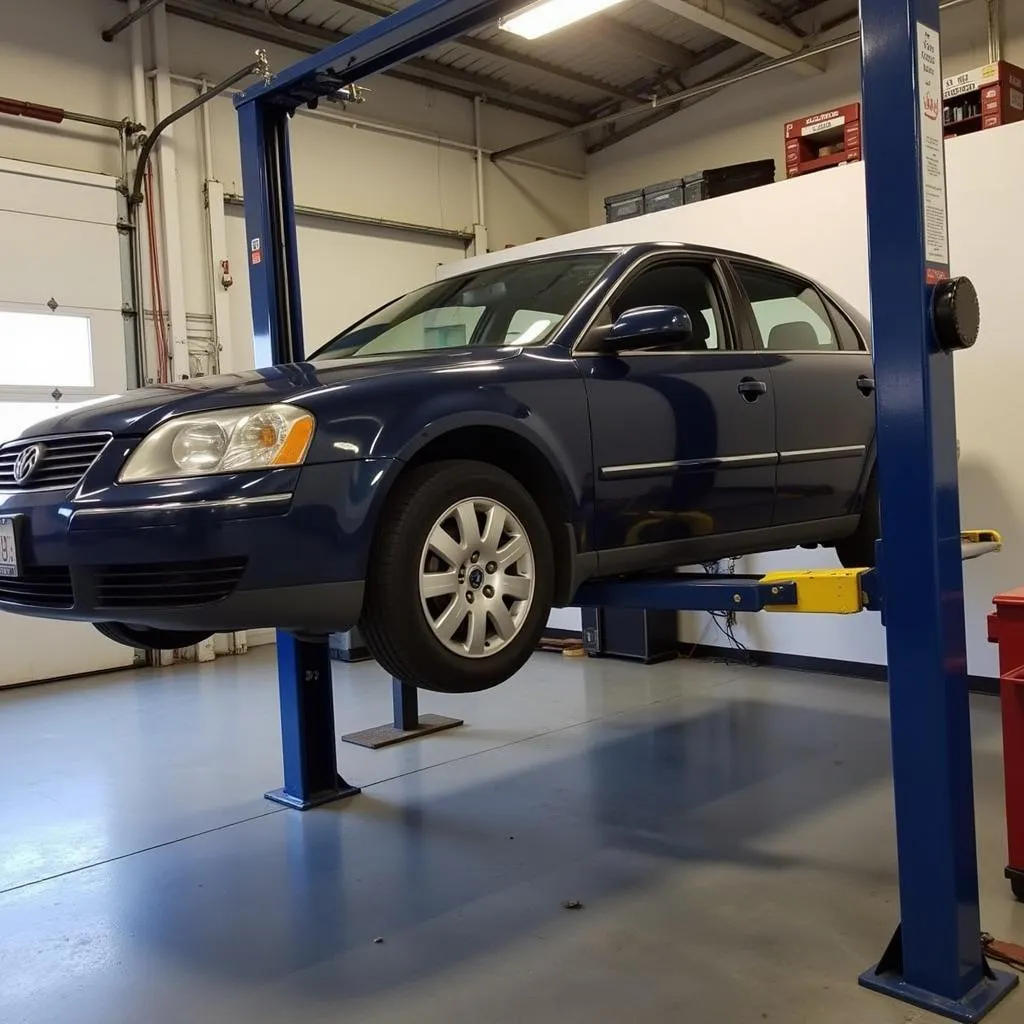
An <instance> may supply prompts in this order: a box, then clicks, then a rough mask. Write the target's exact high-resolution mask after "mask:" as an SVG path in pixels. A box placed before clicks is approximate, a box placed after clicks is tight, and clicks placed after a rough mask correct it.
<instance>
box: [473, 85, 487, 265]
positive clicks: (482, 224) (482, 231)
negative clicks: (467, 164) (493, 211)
mask: <svg viewBox="0 0 1024 1024" xmlns="http://www.w3.org/2000/svg"><path fill="white" fill-rule="evenodd" d="M483 103H484V98H483V96H474V97H473V141H474V142H475V143H476V148H475V151H474V160H475V164H474V167H475V171H476V223H475V224H474V225H473V254H474V255H475V256H482V255H483V254H484V253H485V252H487V212H486V207H485V205H484V172H485V167H484V143H483V135H482V133H481V127H480V121H481V118H480V108H481V107H482V106H483Z"/></svg>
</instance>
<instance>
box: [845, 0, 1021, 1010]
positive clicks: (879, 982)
mask: <svg viewBox="0 0 1024 1024" xmlns="http://www.w3.org/2000/svg"><path fill="white" fill-rule="evenodd" d="M860 14H861V33H862V50H863V53H862V57H863V88H862V94H863V103H864V142H865V179H866V189H867V211H868V243H869V244H868V249H869V267H868V270H869V279H870V286H871V313H872V325H871V326H872V333H873V345H872V352H873V356H874V363H875V380H876V382H877V390H876V406H877V423H878V438H877V443H878V473H879V477H878V482H879V493H880V494H881V512H882V538H883V543H882V545H881V553H880V567H881V578H882V600H883V604H884V608H885V626H886V644H887V650H888V666H889V702H890V718H891V729H892V765H893V788H894V792H895V804H896V839H897V848H898V861H899V895H900V917H901V921H900V925H899V928H898V929H897V930H896V933H895V935H894V936H893V939H892V941H891V942H890V944H889V947H888V949H887V950H886V952H885V954H884V955H883V957H882V959H881V960H880V961H879V963H878V964H877V965H876V966H875V967H873V968H871V969H870V970H869V971H867V972H866V973H864V974H863V975H861V978H860V981H861V984H862V985H864V986H865V987H867V988H870V989H874V990H876V991H879V992H883V993H885V994H887V995H890V996H894V997H895V998H897V999H901V1000H903V1001H905V1002H909V1003H912V1004H914V1005H916V1006H920V1007H922V1008H924V1009H927V1010H930V1011H932V1012H934V1013H939V1014H942V1015H944V1016H946V1017H950V1018H952V1019H954V1020H960V1021H975V1020H979V1019H980V1018H981V1017H983V1016H984V1015H985V1014H986V1013H987V1012H988V1011H989V1010H991V1009H992V1008H993V1007H994V1006H995V1005H996V1004H997V1003H998V1002H999V1001H1000V1000H1001V999H1002V998H1003V997H1004V996H1005V995H1006V994H1007V993H1008V992H1009V991H1010V990H1011V989H1012V988H1013V987H1014V985H1016V984H1017V980H1018V979H1017V977H1016V976H1015V975H1010V974H1007V973H996V972H994V971H993V970H992V969H991V968H990V967H989V966H988V963H987V962H986V959H985V955H984V949H983V946H982V940H981V920H980V908H979V895H978V862H977V849H976V843H975V820H974V789H973V768H972V764H971V725H970V705H969V702H968V687H967V680H966V671H967V645H966V638H965V627H964V604H963V601H964V596H963V591H964V586H963V567H962V564H961V550H960V516H959V503H958V493H957V459H956V416H955V412H954V409H955V399H954V378H953V356H952V350H953V348H954V347H962V346H963V345H964V344H967V345H970V344H973V343H974V338H973V337H972V338H966V337H965V336H963V335H962V334H961V332H960V329H959V327H958V330H957V334H958V335H959V336H958V337H955V338H954V337H951V336H950V335H949V332H948V331H947V330H946V329H945V327H944V328H943V330H942V333H941V335H940V330H939V319H938V317H937V316H936V315H935V314H934V313H933V309H934V307H935V300H936V287H937V286H938V287H941V288H942V289H943V291H942V294H943V295H944V296H948V295H949V290H948V288H947V287H946V285H945V284H944V282H946V281H948V280H949V278H950V256H949V241H948V231H947V220H946V184H945V155H944V145H943V138H942V68H941V59H940V46H939V7H938V2H937V0H899V2H898V0H861V3H860ZM965 291H967V292H969V288H968V289H965ZM973 319H974V317H967V318H966V319H965V320H964V321H963V322H964V323H967V322H968V321H969V320H973ZM956 322H957V324H960V323H961V321H960V320H959V319H957V321H956ZM945 326H946V327H948V322H947V323H946V324H945Z"/></svg>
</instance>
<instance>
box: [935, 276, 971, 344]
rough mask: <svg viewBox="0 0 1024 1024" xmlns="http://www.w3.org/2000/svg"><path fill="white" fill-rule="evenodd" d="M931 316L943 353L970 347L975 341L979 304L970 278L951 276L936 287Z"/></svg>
mask: <svg viewBox="0 0 1024 1024" xmlns="http://www.w3.org/2000/svg"><path fill="white" fill-rule="evenodd" d="M932 319H933V321H934V323H935V338H936V340H937V341H938V343H939V348H940V349H941V350H942V351H943V352H956V351H957V350H958V349H964V348H970V347H971V346H972V345H973V344H974V343H975V342H976V341H977V340H978V329H979V327H980V326H981V306H980V304H979V303H978V293H977V291H976V290H975V288H974V285H973V284H972V283H971V280H970V278H968V277H954V278H951V279H950V280H948V281H942V282H941V283H939V284H938V285H936V286H935V293H934V297H933V300H932Z"/></svg>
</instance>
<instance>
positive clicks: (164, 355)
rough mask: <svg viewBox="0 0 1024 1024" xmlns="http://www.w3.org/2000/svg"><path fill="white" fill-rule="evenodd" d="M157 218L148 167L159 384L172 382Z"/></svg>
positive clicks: (149, 231) (157, 377)
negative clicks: (161, 279)
mask: <svg viewBox="0 0 1024 1024" xmlns="http://www.w3.org/2000/svg"><path fill="white" fill-rule="evenodd" d="M155 222H156V218H155V216H154V214H153V166H152V164H150V165H148V166H147V167H146V227H147V229H148V234H149V284H150V288H151V290H152V296H153V331H154V334H155V336H156V357H157V370H156V379H157V383H158V384H166V383H167V382H168V381H169V380H170V352H169V350H168V347H167V324H166V321H165V319H164V298H163V291H162V289H161V287H160V251H159V246H158V245H157V240H156V223H155Z"/></svg>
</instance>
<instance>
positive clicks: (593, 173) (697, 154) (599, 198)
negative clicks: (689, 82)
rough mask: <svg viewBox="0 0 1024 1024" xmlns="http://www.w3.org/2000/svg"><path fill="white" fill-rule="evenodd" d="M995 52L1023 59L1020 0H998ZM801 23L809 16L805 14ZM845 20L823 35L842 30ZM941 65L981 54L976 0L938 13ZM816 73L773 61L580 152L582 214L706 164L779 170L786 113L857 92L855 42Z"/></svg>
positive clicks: (968, 61) (981, 18) (596, 214)
mask: <svg viewBox="0 0 1024 1024" xmlns="http://www.w3.org/2000/svg"><path fill="white" fill-rule="evenodd" d="M1001 7H1002V8H1003V24H1004V30H1005V31H1004V38H1003V57H1004V59H1005V60H1008V61H1011V62H1013V63H1016V64H1021V65H1024V3H1021V2H1020V0H1003V2H1002V4H1001ZM807 24H808V27H810V26H811V25H813V22H810V21H808V22H807ZM855 27H856V23H855V22H851V23H848V24H846V25H845V26H843V27H841V28H839V29H837V30H836V31H834V32H832V33H827V34H826V35H825V36H824V37H823V39H827V38H830V37H834V36H837V35H844V34H846V33H848V32H850V31H852V30H853V29H854V28H855ZM942 57H943V72H944V74H946V75H953V74H957V73H959V72H961V71H967V70H969V69H971V68H975V67H979V66H980V65H982V64H985V63H987V62H988V42H987V30H986V15H985V4H984V2H982V0H975V2H973V3H966V4H963V5H962V6H960V7H953V8H950V9H949V10H948V11H944V12H943V13H942ZM827 61H828V65H827V70H826V71H825V73H824V74H821V75H815V76H801V75H800V74H799V73H798V72H796V71H794V70H793V69H792V68H780V69H778V70H776V71H770V72H767V73H765V74H763V75H760V76H758V77H757V78H753V79H750V80H748V81H746V82H742V83H740V84H739V85H735V86H730V87H729V88H727V89H724V90H723V91H722V92H720V93H718V94H716V95H714V96H711V97H709V98H707V99H703V100H701V101H700V102H699V103H696V104H694V106H693V107H692V108H690V109H688V110H685V111H681V112H679V113H677V114H675V115H674V116H672V117H669V118H666V119H665V120H664V121H660V122H659V123H658V124H656V125H654V126H652V127H650V128H647V129H645V130H643V131H641V132H638V133H637V134H635V135H633V136H631V137H630V138H628V139H626V140H624V141H622V142H619V143H616V144H615V145H613V146H610V147H609V148H608V149H605V150H602V151H601V152H599V153H595V154H594V155H593V156H591V157H589V158H588V160H587V181H588V188H589V193H590V222H591V223H592V224H599V223H601V222H602V221H603V220H604V197H605V196H609V195H615V194H616V193H619V192H626V191H629V190H630V189H634V188H640V187H642V186H644V185H650V184H653V183H654V182H658V181H666V180H668V179H671V178H678V177H682V176H683V175H684V174H689V173H691V172H695V171H700V170H702V169H704V168H708V167H723V166H727V165H729V164H734V163H742V162H744V161H747V160H765V159H769V158H771V159H774V160H775V168H776V175H777V177H779V178H782V177H783V176H784V175H785V166H786V164H785V145H784V141H783V130H784V126H785V124H786V122H787V121H790V120H792V119H794V118H798V117H805V116H807V115H808V114H813V113H816V112H817V111H821V110H828V109H829V108H830V107H834V106H838V105H840V104H844V103H854V102H857V101H858V100H859V99H860V53H859V46H858V45H856V44H853V45H850V46H847V47H844V48H842V49H840V50H834V51H832V52H831V53H830V54H828V55H827Z"/></svg>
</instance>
